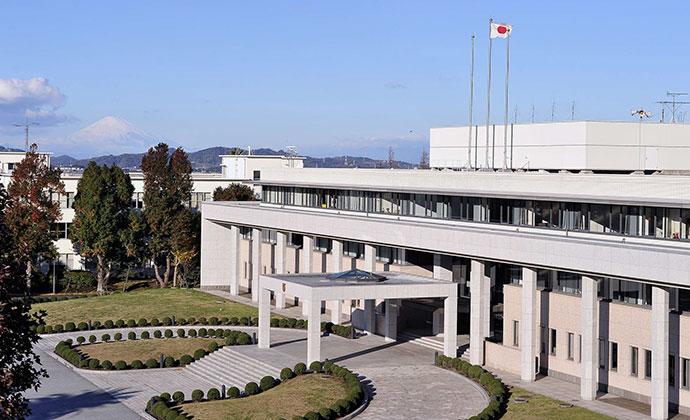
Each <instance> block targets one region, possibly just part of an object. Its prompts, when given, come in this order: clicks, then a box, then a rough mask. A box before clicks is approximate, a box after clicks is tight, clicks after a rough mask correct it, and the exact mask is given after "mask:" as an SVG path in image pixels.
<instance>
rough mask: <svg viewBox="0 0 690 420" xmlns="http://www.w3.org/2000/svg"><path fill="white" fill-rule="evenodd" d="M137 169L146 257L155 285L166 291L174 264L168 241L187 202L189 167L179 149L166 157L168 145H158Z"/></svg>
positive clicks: (189, 192) (190, 166)
mask: <svg viewBox="0 0 690 420" xmlns="http://www.w3.org/2000/svg"><path fill="white" fill-rule="evenodd" d="M141 169H142V171H143V172H144V218H145V220H146V224H147V225H148V227H149V237H148V249H149V255H150V257H151V259H152V260H153V266H154V271H155V273H156V280H157V281H158V284H159V285H160V286H161V287H167V286H168V283H169V281H170V276H171V274H172V273H171V270H172V268H173V262H174V261H173V260H174V256H173V254H172V244H171V239H172V236H173V230H174V225H175V221H176V220H177V218H178V217H179V214H180V213H181V212H182V211H184V210H185V204H187V203H189V202H190V200H191V193H192V179H191V173H192V164H191V163H190V162H189V158H188V156H187V153H185V152H184V150H182V149H181V148H177V149H175V151H174V152H173V153H172V155H169V148H168V145H167V144H165V143H159V144H158V145H157V146H156V147H152V148H150V149H149V151H148V152H147V153H146V155H144V157H143V159H142V161H141Z"/></svg>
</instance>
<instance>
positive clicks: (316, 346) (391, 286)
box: [259, 269, 458, 363]
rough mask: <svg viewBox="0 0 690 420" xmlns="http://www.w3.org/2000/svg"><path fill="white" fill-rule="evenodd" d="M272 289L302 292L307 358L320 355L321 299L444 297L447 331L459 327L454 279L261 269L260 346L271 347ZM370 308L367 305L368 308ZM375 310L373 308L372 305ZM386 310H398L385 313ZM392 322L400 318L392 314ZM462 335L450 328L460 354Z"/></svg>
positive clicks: (450, 345)
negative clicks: (270, 272) (459, 337)
mask: <svg viewBox="0 0 690 420" xmlns="http://www.w3.org/2000/svg"><path fill="white" fill-rule="evenodd" d="M271 292H273V293H274V294H275V295H276V298H277V299H282V298H283V295H284V294H289V295H291V296H295V297H297V298H299V300H300V302H304V304H305V305H307V309H308V328H307V362H308V363H311V362H312V361H315V360H320V358H321V357H320V356H321V355H320V348H321V345H320V336H321V331H320V324H321V302H322V301H342V300H353V299H361V300H365V302H366V301H374V300H376V299H381V300H386V301H390V300H398V299H413V298H442V299H444V331H456V329H457V305H458V284H457V283H453V282H451V281H445V280H438V279H433V278H429V277H422V276H416V275H413V274H408V273H399V272H389V271H387V272H378V273H371V272H367V271H363V270H356V269H355V270H349V271H344V272H342V273H332V274H324V273H309V274H280V275H275V274H274V275H262V276H260V277H259V348H269V347H270V323H271V314H270V311H271V306H270V305H271ZM365 310H367V309H365ZM369 310H370V311H372V314H370V315H373V308H370V309H369ZM386 316H397V313H396V314H389V313H388V312H387V313H386ZM390 322H397V321H396V320H394V319H393V320H390ZM456 351H457V335H456V334H445V336H444V353H445V354H446V355H449V356H453V357H454V356H455V355H456Z"/></svg>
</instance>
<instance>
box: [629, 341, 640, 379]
mask: <svg viewBox="0 0 690 420" xmlns="http://www.w3.org/2000/svg"><path fill="white" fill-rule="evenodd" d="M638 353H639V349H638V348H637V347H634V346H633V347H630V374H631V375H632V376H637V374H638V373H637V372H638V370H637V365H638V358H639V355H638Z"/></svg>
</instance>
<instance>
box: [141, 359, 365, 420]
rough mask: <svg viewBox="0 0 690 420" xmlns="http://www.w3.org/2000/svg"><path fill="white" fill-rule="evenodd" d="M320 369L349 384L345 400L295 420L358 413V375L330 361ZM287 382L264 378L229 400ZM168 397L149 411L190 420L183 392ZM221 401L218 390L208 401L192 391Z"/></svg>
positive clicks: (232, 391) (231, 392) (164, 418)
mask: <svg viewBox="0 0 690 420" xmlns="http://www.w3.org/2000/svg"><path fill="white" fill-rule="evenodd" d="M301 365H302V366H304V363H301ZM319 366H321V367H322V368H323V371H324V372H325V374H327V375H330V376H331V377H333V378H337V379H339V380H341V381H342V382H343V383H344V384H345V385H346V398H345V399H341V400H338V401H336V402H335V403H333V404H332V405H331V406H330V407H321V408H320V409H319V410H318V412H313V411H312V412H308V413H305V414H304V415H303V416H295V417H293V418H295V419H315V420H324V419H335V418H336V417H343V416H346V415H348V414H350V413H352V412H353V411H355V410H356V409H357V408H358V407H360V406H361V405H362V403H363V402H364V400H365V393H364V387H363V386H362V384H361V383H360V382H359V379H358V378H357V375H355V374H354V373H353V372H352V371H350V370H349V369H347V368H344V367H342V366H338V365H336V364H334V363H332V362H329V361H326V362H324V363H321V362H319ZM304 369H306V366H304ZM288 373H290V374H292V369H290V368H284V369H282V370H281V377H283V376H285V377H287V376H289V375H288ZM307 374H309V373H307ZM287 382H289V378H288V379H284V380H283V381H279V380H276V379H275V378H273V377H271V376H265V377H263V378H262V379H261V381H260V384H257V383H256V382H249V383H248V384H246V385H245V387H244V392H241V391H240V389H239V388H237V387H234V386H233V387H230V388H229V389H228V391H227V398H245V397H249V396H252V395H256V394H259V393H261V392H262V391H266V390H267V389H271V388H273V387H276V386H281V385H282V384H284V383H287ZM169 395H170V394H166V395H163V394H162V395H161V396H156V397H153V398H151V399H150V400H149V402H148V404H147V405H146V412H147V413H149V414H151V415H152V416H153V417H155V418H156V419H158V420H182V419H189V417H187V416H185V415H183V414H181V409H180V407H179V405H180V404H182V403H184V402H188V401H185V400H184V398H185V397H184V394H183V393H182V392H180V391H178V392H175V393H174V394H173V395H172V400H173V401H172V402H171V401H170V398H169ZM220 398H225V397H224V396H223V395H221V393H220V391H219V390H218V389H217V388H211V389H209V390H208V392H206V399H204V392H203V391H202V390H200V389H196V390H194V391H193V392H192V395H191V400H190V401H191V402H202V403H203V401H213V400H217V399H220ZM228 414H232V413H228Z"/></svg>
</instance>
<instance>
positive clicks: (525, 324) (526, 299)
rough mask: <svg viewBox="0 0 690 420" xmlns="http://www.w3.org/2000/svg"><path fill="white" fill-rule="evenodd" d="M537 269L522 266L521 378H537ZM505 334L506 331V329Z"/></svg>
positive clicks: (531, 380)
mask: <svg viewBox="0 0 690 420" xmlns="http://www.w3.org/2000/svg"><path fill="white" fill-rule="evenodd" d="M536 321H537V271H536V270H533V269H531V268H527V267H523V268H522V317H521V319H520V331H519V333H520V360H521V362H520V379H522V380H523V381H525V382H534V380H535V379H536V370H537V369H536V366H537V364H536V360H535V359H536V357H537V352H536V343H535V341H536V339H537V322H536ZM504 336H505V331H504Z"/></svg>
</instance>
